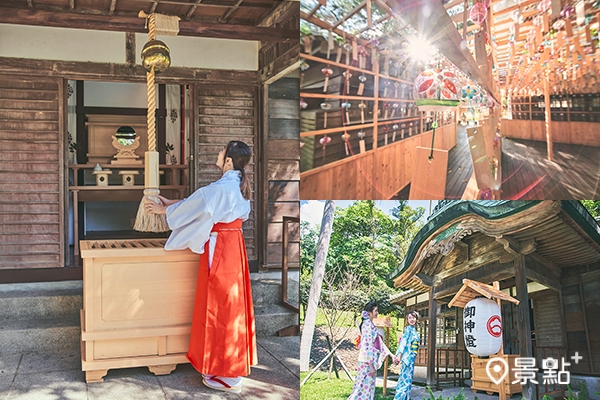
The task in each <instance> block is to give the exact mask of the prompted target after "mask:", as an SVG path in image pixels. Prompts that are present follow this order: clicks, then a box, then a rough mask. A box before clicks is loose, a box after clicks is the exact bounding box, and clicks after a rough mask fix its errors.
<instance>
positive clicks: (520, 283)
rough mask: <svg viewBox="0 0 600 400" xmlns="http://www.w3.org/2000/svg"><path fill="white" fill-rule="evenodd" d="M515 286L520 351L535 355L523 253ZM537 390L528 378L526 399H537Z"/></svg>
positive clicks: (524, 396)
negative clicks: (517, 301)
mask: <svg viewBox="0 0 600 400" xmlns="http://www.w3.org/2000/svg"><path fill="white" fill-rule="evenodd" d="M515 286H516V289H517V300H519V305H518V310H519V315H518V320H519V353H520V356H521V357H533V349H532V343H531V318H530V313H529V295H528V294H527V276H526V274H525V256H523V255H518V256H516V258H515ZM510 367H511V368H513V367H514V366H513V365H511V366H510ZM535 390H536V389H535V384H534V383H533V382H531V381H530V380H528V381H527V384H525V385H523V398H524V399H525V400H531V399H536V398H537V395H536V391H535Z"/></svg>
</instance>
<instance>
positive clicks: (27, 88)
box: [0, 75, 66, 269]
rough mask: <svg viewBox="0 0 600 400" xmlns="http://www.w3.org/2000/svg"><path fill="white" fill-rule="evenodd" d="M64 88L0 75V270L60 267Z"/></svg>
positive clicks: (47, 79) (52, 82) (57, 82)
mask: <svg viewBox="0 0 600 400" xmlns="http://www.w3.org/2000/svg"><path fill="white" fill-rule="evenodd" d="M63 85H64V82H63V80H62V79H60V78H51V77H40V78H32V77H23V76H15V75H0V198H2V204H0V269H15V268H19V269H21V268H22V269H28V268H52V267H61V266H63V262H64V242H65V238H64V231H65V230H64V215H65V214H64V204H65V203H64V202H65V199H64V196H65V195H64V193H65V184H64V149H63V147H64V145H65V141H64V138H63V135H62V134H61V133H62V132H63V123H64V121H63V115H62V114H63V112H64V105H63V102H65V101H66V100H65V98H64V97H65V96H64V90H63Z"/></svg>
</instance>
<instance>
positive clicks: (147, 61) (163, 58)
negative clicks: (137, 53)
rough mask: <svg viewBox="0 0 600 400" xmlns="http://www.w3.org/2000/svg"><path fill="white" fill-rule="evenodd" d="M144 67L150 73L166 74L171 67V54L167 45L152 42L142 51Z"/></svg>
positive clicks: (157, 41) (156, 41)
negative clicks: (152, 71)
mask: <svg viewBox="0 0 600 400" xmlns="http://www.w3.org/2000/svg"><path fill="white" fill-rule="evenodd" d="M142 65H143V66H144V68H146V71H148V72H150V71H151V70H152V67H154V72H156V73H160V72H164V71H166V70H167V68H169V66H170V65H171V52H170V50H169V48H168V47H167V45H166V44H164V43H163V42H161V41H160V40H150V41H149V42H147V43H146V44H145V45H144V48H143V49H142Z"/></svg>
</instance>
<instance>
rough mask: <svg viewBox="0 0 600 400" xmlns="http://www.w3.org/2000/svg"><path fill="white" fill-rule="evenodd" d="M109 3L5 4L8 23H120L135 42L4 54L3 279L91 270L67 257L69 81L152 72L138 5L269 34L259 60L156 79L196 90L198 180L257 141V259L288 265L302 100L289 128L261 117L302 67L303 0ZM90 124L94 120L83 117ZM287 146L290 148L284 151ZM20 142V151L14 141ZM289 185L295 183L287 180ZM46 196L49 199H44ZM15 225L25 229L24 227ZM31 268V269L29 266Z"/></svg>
mask: <svg viewBox="0 0 600 400" xmlns="http://www.w3.org/2000/svg"><path fill="white" fill-rule="evenodd" d="M110 3H111V4H110V9H109V8H108V6H107V7H105V6H106V4H101V3H96V2H95V3H94V4H93V5H92V4H91V3H90V4H87V5H83V4H82V3H75V2H72V1H71V2H70V1H63V0H49V1H46V2H43V3H42V2H35V1H29V2H27V3H23V4H16V2H10V3H7V4H4V3H3V4H2V5H0V10H1V12H0V14H2V16H1V17H0V24H1V23H10V24H21V25H44V26H49V25H51V26H57V27H63V28H79V29H91V30H113V31H121V32H123V33H124V36H123V39H124V44H126V46H124V50H123V51H124V54H125V56H126V57H125V60H126V62H125V63H123V64H118V63H117V64H114V63H98V62H95V63H84V62H71V61H63V60H38V59H22V58H11V57H2V58H0V78H1V80H2V82H0V87H1V88H2V95H0V102H1V104H0V109H1V110H2V112H3V113H4V114H5V115H7V119H6V120H3V122H2V123H1V124H0V132H1V134H0V135H1V136H0V146H2V147H1V149H2V150H3V152H4V153H5V154H7V155H5V156H2V158H1V159H0V175H2V174H4V173H6V174H10V175H11V176H12V178H11V179H10V182H11V184H10V185H4V184H3V185H2V187H1V188H0V192H1V193H2V195H3V196H4V197H5V198H7V196H8V198H9V199H10V200H9V202H11V203H10V204H20V205H21V209H20V210H19V212H18V213H16V214H15V213H14V212H11V213H10V214H11V216H10V217H9V216H8V215H9V213H8V210H6V209H1V210H0V230H1V231H2V238H4V235H8V234H10V236H11V237H12V238H13V239H12V240H11V242H10V244H9V243H8V242H7V241H5V240H4V239H2V240H1V241H0V242H1V243H0V247H2V251H1V252H0V253H2V256H0V281H2V282H4V281H15V279H16V278H15V277H18V280H25V281H32V280H33V281H36V280H39V279H42V280H55V279H58V280H60V279H81V269H78V268H75V269H68V270H67V269H65V268H63V267H64V266H65V265H66V264H67V261H66V260H67V254H68V249H67V246H66V244H65V243H68V236H67V234H68V233H67V229H66V228H67V221H68V220H67V217H66V216H67V215H68V208H67V205H68V202H69V199H68V190H67V187H68V181H67V177H68V173H67V172H68V166H67V163H66V154H67V153H68V148H67V145H68V142H67V140H66V135H67V134H66V109H67V106H66V98H67V80H76V81H79V82H82V81H84V80H97V81H107V82H139V83H141V82H145V70H144V69H143V67H142V66H140V65H139V64H138V65H136V59H137V57H138V56H139V55H138V54H136V53H137V52H136V50H135V35H134V32H138V31H140V32H141V31H142V29H144V28H143V27H144V20H143V19H139V18H137V13H138V12H139V10H140V7H142V8H143V9H144V10H145V11H146V12H153V11H157V12H163V13H170V14H172V15H178V16H179V17H180V19H181V25H180V27H181V29H182V31H181V33H180V34H181V35H190V36H202V37H211V38H226V39H238V40H257V41H262V42H260V43H258V46H259V47H258V51H257V58H258V60H257V61H258V62H257V64H258V70H257V71H234V70H232V71H227V70H218V69H200V68H189V67H172V68H169V69H168V70H167V71H166V72H165V73H163V74H161V75H160V76H157V83H158V84H159V85H160V84H176V85H183V86H186V87H187V88H188V89H189V90H188V91H187V93H188V95H187V96H188V99H187V100H188V104H189V109H190V119H189V121H190V126H189V129H190V132H191V135H190V140H191V142H190V148H191V153H190V154H191V155H192V158H193V162H190V164H189V176H190V182H191V183H190V189H191V190H194V189H196V188H197V187H199V186H202V185H205V184H208V183H209V182H211V181H213V180H215V179H217V178H218V177H219V174H218V171H217V169H216V167H214V166H213V164H214V158H216V154H217V153H218V151H219V150H220V149H221V148H222V146H223V145H224V144H226V142H227V141H229V140H232V139H238V140H244V141H246V142H247V143H249V144H250V145H251V147H252V148H253V150H254V153H255V157H254V158H253V161H252V163H251V165H250V167H249V168H251V169H252V171H251V173H249V177H250V178H251V180H252V184H253V188H254V202H253V203H254V204H253V210H254V211H253V213H252V215H251V217H250V220H249V221H247V223H246V224H245V226H244V228H245V233H246V241H247V245H248V254H249V258H250V263H251V268H252V270H254V271H257V270H259V269H263V268H280V265H281V264H280V263H281V259H282V253H283V250H282V249H281V243H282V238H281V226H282V217H283V216H292V217H295V216H297V215H298V213H299V203H298V189H297V187H298V186H299V167H298V164H299V148H298V129H297V127H296V129H295V131H294V129H293V125H294V121H296V123H295V124H296V125H297V116H295V114H297V111H296V112H294V110H293V109H290V108H287V109H282V110H280V112H279V115H280V116H283V118H287V119H289V121H290V128H289V129H288V131H287V133H286V135H287V136H286V137H274V136H273V137H267V136H268V135H267V134H266V133H265V134H263V133H262V132H268V130H264V131H263V129H262V128H263V127H268V126H269V125H268V118H265V115H268V113H269V110H270V108H269V107H271V106H273V107H274V105H273V104H270V102H269V100H268V99H267V98H266V97H263V96H262V93H264V92H265V90H266V91H268V88H269V86H270V85H271V86H272V85H274V84H276V83H278V81H279V80H281V79H282V78H283V77H284V76H286V75H288V74H290V73H293V71H294V70H295V69H297V68H298V53H299V50H298V49H299V44H298V37H299V34H298V26H299V15H298V14H299V13H298V8H299V4H298V2H279V1H273V0H264V1H262V0H261V1H253V2H244V1H243V0H242V1H236V2H235V4H234V2H228V3H222V4H221V3H220V4H218V5H215V4H213V5H211V4H203V3H199V2H198V3H193V4H192V3H190V4H188V5H187V6H186V5H184V4H179V3H181V2H173V1H168V0H159V1H150V2H142V3H140V2H137V1H130V0H114V1H111V2H110ZM143 3H145V4H143ZM49 21H52V23H49ZM143 31H144V32H145V29H144V30H143ZM292 80H293V78H292ZM288 82H289V81H288ZM294 87H295V92H296V95H295V96H296V97H297V90H298V89H297V88H298V85H297V78H296V84H295V85H294V84H292V85H291V88H292V89H291V91H292V92H293V91H294ZM288 91H289V90H288ZM17 92H19V93H20V94H19V95H17V94H15V93H17ZM285 95H286V96H288V93H286V94H285ZM15 96H17V97H18V98H16V97H15ZM36 96H37V97H36ZM296 104H297V103H296ZM275 106H276V105H275ZM94 111H98V110H94ZM104 111H106V110H104ZM130 111H131V110H130ZM134 111H137V110H134ZM144 112H145V110H144ZM136 115H137V114H136ZM159 117H160V116H159ZM157 119H158V120H160V118H157ZM81 127H82V128H81V129H85V125H84V124H81ZM15 132H18V134H17V133H15ZM14 135H17V136H14ZM63 136H64V137H63ZM78 142H79V141H78ZM159 145H160V143H159ZM283 148H285V149H286V152H283V153H282V152H281V150H282V149H283ZM10 149H12V150H17V151H12V152H10V151H7V150H10ZM36 152H37V153H36ZM34 153H36V154H34ZM27 157H29V158H27ZM31 157H34V158H35V159H31ZM40 157H45V158H44V159H42V158H40ZM44 160H45V161H44ZM26 161H27V162H26ZM42 164H44V165H42ZM8 165H10V168H8V169H6V168H5V166H8ZM32 165H35V167H32ZM42 168H47V169H48V171H47V172H44V171H41V169H42ZM50 172H51V173H50ZM15 173H19V174H18V175H17V174H15ZM0 180H2V181H4V178H3V177H0ZM27 180H29V181H31V183H30V184H29V185H30V186H31V187H29V188H28V189H27V187H28V186H23V185H22V182H25V181H27ZM294 185H295V187H296V190H294ZM72 186H77V185H76V184H75V185H72ZM19 187H21V188H22V189H23V188H24V189H26V190H22V189H19ZM282 187H283V188H285V187H290V190H283V191H282V190H279V189H281V188H282ZM109 188H110V187H109ZM131 190H133V189H131ZM263 194H264V195H265V196H264V197H263ZM47 201H50V202H51V204H50V205H48V204H42V202H47ZM273 205H275V206H277V207H275V208H272V207H271V206H273ZM9 227H12V228H9ZM15 230H18V232H17V233H18V234H19V236H15V234H14V233H15ZM298 232H299V231H298V230H291V235H290V241H289V248H288V249H286V250H285V251H288V252H289V261H290V267H292V268H294V267H295V266H296V265H297V264H295V263H296V262H297V259H298V253H299V233H298ZM6 268H9V269H10V271H8V270H6ZM21 268H23V269H27V273H23V274H20V273H19V269H21ZM44 269H48V271H50V270H51V272H52V273H47V272H43V270H44ZM5 271H6V272H10V274H9V273H4V272H5ZM53 274H54V275H53Z"/></svg>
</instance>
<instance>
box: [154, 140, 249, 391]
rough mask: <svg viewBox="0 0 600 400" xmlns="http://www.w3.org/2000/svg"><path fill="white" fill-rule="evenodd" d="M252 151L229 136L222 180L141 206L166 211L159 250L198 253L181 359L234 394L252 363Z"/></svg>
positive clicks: (223, 155) (205, 379)
mask: <svg viewBox="0 0 600 400" xmlns="http://www.w3.org/2000/svg"><path fill="white" fill-rule="evenodd" d="M251 156H252V151H251V150H250V148H249V147H248V145H247V144H245V143H243V142H240V141H231V142H229V143H228V144H227V146H226V147H225V148H223V150H221V152H220V153H219V155H218V157H217V162H216V165H217V166H218V167H219V168H220V169H221V171H222V172H223V175H222V176H221V178H220V179H219V180H218V181H216V182H213V183H211V184H210V185H208V186H205V187H202V188H200V189H198V190H196V191H195V192H194V193H193V194H192V195H190V196H189V197H188V198H186V199H184V200H169V199H166V198H164V197H162V196H159V199H160V204H155V203H153V202H152V201H146V203H145V207H146V210H147V211H148V212H150V213H155V214H166V217H167V222H168V224H169V228H170V229H171V230H172V233H171V235H170V236H169V239H168V240H167V243H166V244H165V250H180V249H186V248H187V249H190V250H191V251H193V252H194V253H198V254H200V265H199V270H198V283H197V287H196V298H195V302H194V313H193V317H192V332H191V335H190V345H189V348H188V353H187V355H186V356H187V358H188V360H189V361H190V363H191V364H192V365H193V366H194V368H196V370H198V372H200V373H201V374H203V383H204V384H205V385H206V386H208V387H210V388H212V389H216V390H222V391H228V392H233V393H240V392H241V390H242V376H246V375H249V374H250V366H251V365H256V364H257V357H256V334H255V326H254V309H253V305H252V293H251V290H250V273H249V268H248V257H247V255H246V245H245V244H244V234H243V231H242V221H245V220H246V219H248V216H249V215H250V198H251V187H250V181H249V179H248V177H247V176H246V172H245V170H244V169H245V167H246V166H247V165H248V163H249V162H250V158H251Z"/></svg>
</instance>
